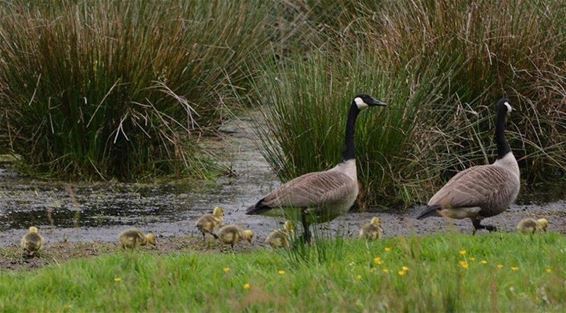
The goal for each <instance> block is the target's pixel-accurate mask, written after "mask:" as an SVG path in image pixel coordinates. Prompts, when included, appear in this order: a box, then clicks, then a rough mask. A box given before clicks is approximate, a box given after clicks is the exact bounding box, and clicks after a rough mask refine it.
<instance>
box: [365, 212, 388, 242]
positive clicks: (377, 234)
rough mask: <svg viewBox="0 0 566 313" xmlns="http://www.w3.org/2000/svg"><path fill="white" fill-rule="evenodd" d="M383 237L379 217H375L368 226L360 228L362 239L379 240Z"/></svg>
mask: <svg viewBox="0 0 566 313" xmlns="http://www.w3.org/2000/svg"><path fill="white" fill-rule="evenodd" d="M381 236H383V228H381V220H380V219H379V217H373V218H372V219H371V221H370V222H369V223H368V224H365V225H363V226H362V228H360V236H359V238H360V239H366V240H377V239H380V238H381Z"/></svg>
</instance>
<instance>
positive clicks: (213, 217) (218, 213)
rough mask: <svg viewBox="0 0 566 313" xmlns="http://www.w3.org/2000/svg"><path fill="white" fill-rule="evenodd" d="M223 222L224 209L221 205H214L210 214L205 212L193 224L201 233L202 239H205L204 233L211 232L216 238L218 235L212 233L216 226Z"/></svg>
mask: <svg viewBox="0 0 566 313" xmlns="http://www.w3.org/2000/svg"><path fill="white" fill-rule="evenodd" d="M223 222H224V209H223V208H221V207H215V208H214V210H212V214H205V215H203V216H201V217H200V218H199V219H198V220H197V222H196V224H195V226H196V227H197V229H198V230H199V231H200V232H201V233H202V240H205V235H206V234H207V233H208V234H211V235H212V236H213V237H214V238H216V239H218V236H217V235H216V234H215V233H214V229H215V228H216V227H219V226H222V223H223Z"/></svg>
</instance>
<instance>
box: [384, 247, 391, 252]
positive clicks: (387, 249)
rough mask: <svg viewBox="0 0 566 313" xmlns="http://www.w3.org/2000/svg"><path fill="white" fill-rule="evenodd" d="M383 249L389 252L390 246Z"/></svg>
mask: <svg viewBox="0 0 566 313" xmlns="http://www.w3.org/2000/svg"><path fill="white" fill-rule="evenodd" d="M383 250H385V252H391V248H389V247H385V249H383Z"/></svg>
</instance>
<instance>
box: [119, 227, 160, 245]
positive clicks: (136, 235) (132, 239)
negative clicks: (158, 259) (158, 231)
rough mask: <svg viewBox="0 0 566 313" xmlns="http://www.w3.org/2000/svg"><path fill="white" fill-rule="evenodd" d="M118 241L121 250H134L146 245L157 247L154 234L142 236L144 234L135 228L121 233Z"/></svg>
mask: <svg viewBox="0 0 566 313" xmlns="http://www.w3.org/2000/svg"><path fill="white" fill-rule="evenodd" d="M118 239H119V240H120V245H121V246H122V249H135V248H137V247H138V246H145V245H148V244H149V245H152V246H154V247H155V246H156V245H157V240H156V238H155V235H154V234H152V233H148V234H147V235H144V233H142V232H141V231H139V230H138V229H136V228H130V229H127V230H125V231H123V232H122V233H121V234H120V236H119V237H118Z"/></svg>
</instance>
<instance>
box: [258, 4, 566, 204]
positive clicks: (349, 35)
mask: <svg viewBox="0 0 566 313" xmlns="http://www.w3.org/2000/svg"><path fill="white" fill-rule="evenodd" d="M367 2H368V3H369V2H370V1H367ZM303 3H306V4H309V3H310V5H311V7H312V5H315V6H316V5H317V3H322V2H321V1H312V2H309V1H304V2H303ZM313 3H314V4H313ZM356 3H357V4H353V6H354V7H349V8H348V9H347V10H344V11H342V12H341V15H340V18H339V19H336V20H334V23H331V25H332V26H331V27H322V28H320V27H319V28H318V29H322V30H321V31H320V33H319V35H320V36H322V38H323V42H324V44H323V45H322V46H321V48H320V49H317V50H316V51H314V52H312V53H311V54H310V55H309V56H307V57H304V56H303V57H300V58H291V59H290V60H289V61H288V62H284V63H282V64H278V66H276V67H274V68H271V69H268V70H267V71H266V74H265V75H264V76H263V77H261V78H260V79H259V80H260V81H261V82H260V83H257V86H258V87H256V89H257V90H258V94H259V96H258V99H259V102H260V103H262V104H264V105H265V106H264V113H265V116H266V119H267V123H266V124H265V125H264V126H263V127H261V125H260V129H259V133H260V137H261V138H262V141H263V143H264V154H265V156H266V159H267V160H268V161H269V162H270V163H271V164H272V167H273V168H274V169H275V170H276V171H277V173H278V174H279V177H281V178H282V180H287V179H290V178H292V177H295V176H297V175H300V174H304V173H306V172H311V171H318V170H323V169H327V168H330V167H332V166H333V165H334V164H336V163H337V162H338V161H340V152H341V151H342V146H343V142H342V140H343V131H344V130H343V128H344V124H345V118H346V110H347V109H348V107H349V104H350V101H351V99H352V97H353V96H354V95H355V94H357V93H359V92H364V93H369V94H372V95H374V96H376V97H378V98H383V99H384V100H385V101H386V102H388V103H389V106H388V107H387V108H383V109H381V108H378V109H376V110H368V112H363V113H362V114H361V115H360V118H359V124H358V126H357V133H356V146H357V152H358V166H359V168H358V171H359V172H358V173H359V175H358V177H359V180H360V182H361V185H362V187H363V188H362V192H361V197H360V198H359V201H358V205H359V206H360V207H362V208H366V207H368V206H370V207H388V208H391V207H400V206H410V205H412V204H414V203H415V202H425V201H426V200H427V198H428V197H430V196H431V195H432V194H433V192H434V191H435V190H437V189H438V188H439V187H440V186H442V184H443V183H445V182H446V180H447V179H449V178H450V177H452V176H453V175H454V174H455V173H456V172H458V171H460V170H462V169H463V168H466V167H469V166H473V165H479V164H485V163H490V162H493V161H494V157H493V156H494V152H495V144H494V142H493V136H494V135H493V129H494V118H495V115H494V106H495V103H496V101H497V100H498V99H499V98H500V97H502V96H507V97H509V98H510V101H511V103H512V105H513V107H514V109H515V111H514V112H512V114H511V116H510V119H509V122H508V131H507V137H508V138H509V141H510V144H511V147H512V149H513V151H514V153H515V155H516V156H517V158H518V160H519V165H520V167H521V172H522V178H523V179H524V181H525V183H526V185H527V186H528V185H530V184H538V183H540V182H558V183H559V184H561V183H564V179H563V177H564V173H565V172H566V159H565V158H564V156H565V155H566V153H565V150H566V137H565V136H566V118H565V117H566V116H565V115H564V109H563V108H564V105H565V103H566V102H565V101H566V100H565V99H566V93H565V92H564V90H565V87H566V80H565V78H566V67H565V64H566V63H565V62H566V58H565V53H564V51H566V46H565V45H566V34H565V33H564V29H565V28H564V26H565V25H566V18H565V17H564V16H566V15H564V14H563V13H564V6H563V5H561V2H560V1H548V2H528V3H527V2H525V1H520V0H514V1H505V2H503V3H493V2H491V1H474V2H471V3H470V2H468V1H437V2H431V1H384V2H381V3H379V4H376V5H377V6H378V7H376V6H374V5H373V4H368V3H366V1H358V2H356ZM325 12H326V11H325ZM327 12H332V9H331V8H329V9H328V11H327ZM311 13H313V12H311ZM347 21H349V22H347ZM313 23H322V24H325V22H324V20H323V21H320V20H313ZM325 25H326V26H328V25H329V24H325ZM314 28H317V26H315V27H314Z"/></svg>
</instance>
